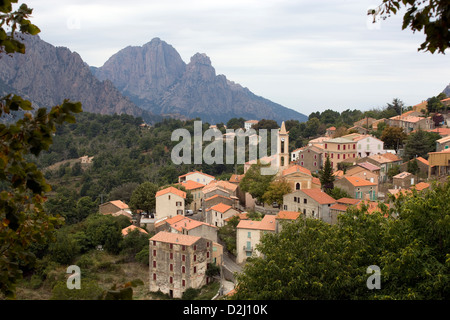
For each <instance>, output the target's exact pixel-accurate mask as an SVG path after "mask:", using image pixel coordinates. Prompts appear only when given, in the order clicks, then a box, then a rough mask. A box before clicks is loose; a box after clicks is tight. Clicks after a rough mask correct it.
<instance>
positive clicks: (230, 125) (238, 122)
mask: <svg viewBox="0 0 450 320" xmlns="http://www.w3.org/2000/svg"><path fill="white" fill-rule="evenodd" d="M244 123H245V119H244V118H231V119H230V120H228V122H227V129H234V130H236V129H239V128H244Z"/></svg>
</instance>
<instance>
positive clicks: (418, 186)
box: [411, 182, 430, 191]
mask: <svg viewBox="0 0 450 320" xmlns="http://www.w3.org/2000/svg"><path fill="white" fill-rule="evenodd" d="M429 187H430V184H429V183H426V182H419V183H418V184H416V185H414V186H412V187H411V188H415V189H416V190H417V191H422V190H423V189H427V188H429Z"/></svg>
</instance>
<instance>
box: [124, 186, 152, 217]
mask: <svg viewBox="0 0 450 320" xmlns="http://www.w3.org/2000/svg"><path fill="white" fill-rule="evenodd" d="M158 189H159V188H158V186H157V185H156V184H154V183H151V182H144V183H142V184H140V185H139V186H138V187H137V188H136V189H134V191H133V193H132V194H131V198H130V204H129V207H130V208H131V210H133V211H136V210H144V211H145V212H152V211H153V209H155V205H156V199H155V195H156V192H158Z"/></svg>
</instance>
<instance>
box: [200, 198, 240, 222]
mask: <svg viewBox="0 0 450 320" xmlns="http://www.w3.org/2000/svg"><path fill="white" fill-rule="evenodd" d="M238 213H239V211H237V210H236V209H234V208H233V207H231V206H229V205H226V204H224V203H219V204H216V205H215V206H212V207H211V208H209V209H207V210H206V222H207V223H209V224H211V225H213V226H216V227H223V226H224V225H225V219H227V218H230V217H232V216H234V215H237V214H238Z"/></svg>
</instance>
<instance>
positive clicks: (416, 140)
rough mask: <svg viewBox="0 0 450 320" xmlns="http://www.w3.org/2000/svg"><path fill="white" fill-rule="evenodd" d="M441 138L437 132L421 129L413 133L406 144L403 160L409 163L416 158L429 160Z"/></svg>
mask: <svg viewBox="0 0 450 320" xmlns="http://www.w3.org/2000/svg"><path fill="white" fill-rule="evenodd" d="M440 138H441V137H440V135H439V134H437V133H435V132H428V131H424V130H421V129H419V130H417V131H416V132H413V133H411V134H410V135H409V136H408V138H407V139H406V142H405V149H404V154H403V159H404V160H405V161H407V160H410V159H413V158H416V157H423V158H428V153H429V152H433V151H436V140H438V139H440Z"/></svg>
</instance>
